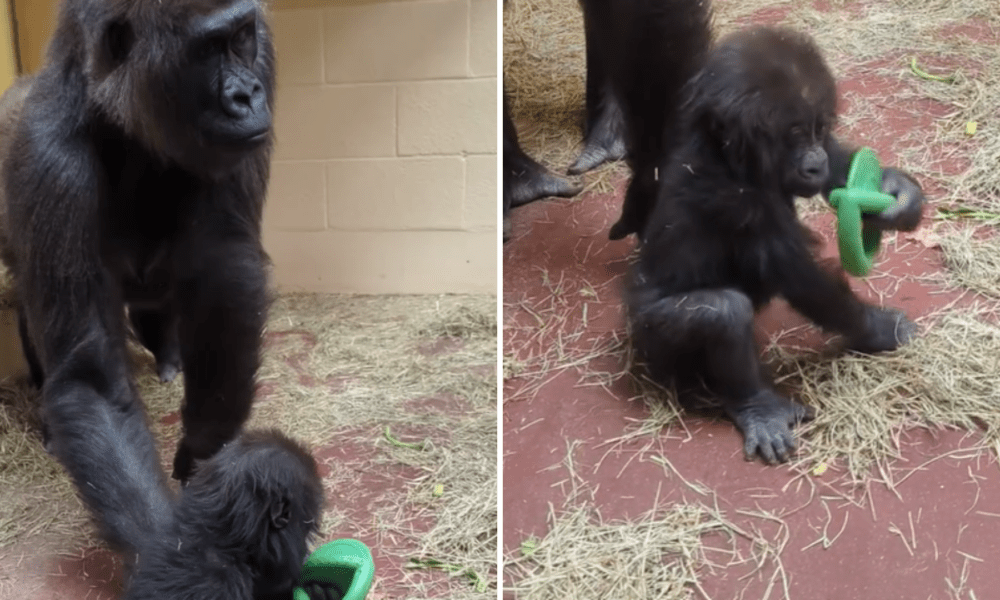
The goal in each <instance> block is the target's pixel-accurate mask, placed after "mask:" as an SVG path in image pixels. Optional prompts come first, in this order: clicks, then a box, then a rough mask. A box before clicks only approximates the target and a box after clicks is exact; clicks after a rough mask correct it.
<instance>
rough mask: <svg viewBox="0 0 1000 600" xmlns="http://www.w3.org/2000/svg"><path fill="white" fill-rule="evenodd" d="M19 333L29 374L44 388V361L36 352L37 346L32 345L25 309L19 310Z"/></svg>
mask: <svg viewBox="0 0 1000 600" xmlns="http://www.w3.org/2000/svg"><path fill="white" fill-rule="evenodd" d="M17 333H18V335H19V336H20V338H21V351H22V352H24V360H25V362H27V363H28V375H29V376H30V377H31V382H32V383H33V384H35V387H37V388H38V389H42V384H43V383H44V382H45V373H44V372H43V371H42V363H41V362H39V360H38V355H37V354H35V347H34V346H32V345H31V338H29V337H28V321H27V320H26V319H25V317H24V311H21V310H18V311H17Z"/></svg>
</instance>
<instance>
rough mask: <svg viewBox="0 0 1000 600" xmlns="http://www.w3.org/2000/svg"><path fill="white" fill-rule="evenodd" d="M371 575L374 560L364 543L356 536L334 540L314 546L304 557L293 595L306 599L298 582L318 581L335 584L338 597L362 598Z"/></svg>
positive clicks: (353, 599) (369, 585)
mask: <svg viewBox="0 0 1000 600" xmlns="http://www.w3.org/2000/svg"><path fill="white" fill-rule="evenodd" d="M374 577H375V561H374V560H372V553H371V551H370V550H369V549H368V546H365V545H364V544H362V543H361V542H359V541H358V540H352V539H346V538H345V539H341V540H334V541H332V542H329V543H326V544H323V545H322V546H320V547H319V548H317V549H316V550H315V551H314V552H313V553H312V554H310V555H309V558H307V559H306V564H305V565H303V566H302V574H301V575H299V586H300V587H296V588H295V591H294V598H295V600H310V599H309V594H307V593H306V591H305V590H304V589H302V586H306V585H308V584H310V583H313V582H319V583H322V584H325V585H328V586H333V587H335V588H336V589H337V591H338V592H340V594H341V600H364V597H365V596H367V595H368V590H369V589H371V587H372V579H374Z"/></svg>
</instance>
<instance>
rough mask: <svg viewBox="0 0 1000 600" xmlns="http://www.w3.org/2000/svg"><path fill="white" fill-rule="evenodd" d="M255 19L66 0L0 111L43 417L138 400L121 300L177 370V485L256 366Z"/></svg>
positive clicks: (259, 58)
mask: <svg viewBox="0 0 1000 600" xmlns="http://www.w3.org/2000/svg"><path fill="white" fill-rule="evenodd" d="M264 16H265V15H264V6H263V2H262V1H261V0H171V1H170V2H163V1H162V0H65V2H64V3H63V5H62V8H61V11H60V16H59V22H58V26H57V29H56V32H55V35H54V37H53V39H52V42H51V45H50V47H49V54H48V63H47V66H46V67H45V68H44V70H42V71H41V72H40V73H39V74H38V75H37V76H36V77H35V78H34V79H30V80H22V81H20V82H19V83H18V84H16V85H15V86H14V88H12V90H11V91H10V92H8V94H7V98H5V101H4V102H3V109H4V113H3V114H2V115H0V119H2V122H3V125H4V129H5V130H6V133H7V134H8V135H5V136H4V138H3V146H2V154H3V156H4V157H5V160H4V162H3V173H2V180H3V193H4V198H5V200H4V202H2V203H0V205H2V206H3V213H4V214H3V219H2V223H0V225H2V227H0V230H2V233H3V238H2V240H0V245H2V252H3V259H4V261H5V262H6V263H7V265H8V266H9V267H10V268H11V269H12V271H13V274H14V278H15V282H16V286H17V294H18V297H19V300H20V313H19V317H20V326H21V332H22V340H23V344H24V350H25V355H26V357H27V359H28V361H29V365H30V366H31V370H32V375H33V377H34V379H35V381H36V382H38V383H42V382H43V380H44V386H43V389H42V402H43V412H44V410H47V409H48V407H51V406H53V405H56V404H65V403H82V404H83V403H107V404H109V405H111V406H117V407H127V406H129V405H130V404H132V403H134V402H136V401H137V392H136V388H135V385H134V381H133V377H132V374H131V372H130V368H129V364H128V360H127V353H126V344H125V342H126V335H127V331H128V326H127V323H126V320H125V311H124V310H123V306H127V307H128V311H129V316H130V319H131V323H132V325H133V327H134V329H135V330H136V333H137V334H138V336H139V338H140V339H141V340H142V341H143V342H144V343H145V344H146V346H147V347H149V348H150V350H152V352H153V353H154V354H155V355H156V358H157V364H158V368H159V372H160V375H161V378H163V379H170V378H171V377H173V375H174V374H175V373H176V372H177V370H178V369H181V368H182V369H183V372H184V390H185V398H184V405H183V408H182V420H183V425H184V434H183V437H182V439H181V441H180V445H179V447H178V450H177V454H176V456H175V460H174V470H173V475H174V477H176V478H178V479H181V480H186V479H187V478H188V477H189V476H190V474H191V470H192V465H193V461H194V460H195V459H204V458H208V457H210V456H212V455H213V454H214V453H215V452H216V451H218V450H219V448H221V447H222V445H223V444H224V443H226V442H227V441H229V440H230V439H232V438H233V437H234V436H235V435H236V433H237V432H238V430H239V428H240V426H241V425H242V424H243V422H244V421H245V420H246V418H247V417H248V416H249V413H250V405H251V401H252V397H253V393H254V376H255V373H256V371H257V368H258V366H259V351H260V339H261V331H262V329H263V326H264V322H265V318H266V312H267V305H268V299H267V291H266V283H267V277H266V271H265V266H266V263H267V257H266V255H265V253H264V250H263V248H262V246H261V242H260V221H261V213H262V206H263V202H264V195H265V191H266V187H267V181H268V174H269V160H270V153H271V146H272V131H271V108H272V106H273V100H274V94H273V90H274V57H273V48H272V45H271V38H270V34H269V31H268V28H267V25H266V23H265V21H264ZM53 442H54V447H55V448H56V451H58V448H60V447H61V446H60V444H58V440H55V439H53ZM57 456H58V458H59V459H60V460H61V461H62V462H63V463H64V464H72V461H70V460H69V458H70V457H66V456H60V455H58V453H57ZM73 475H74V476H75V477H76V478H77V480H78V481H85V480H86V474H85V473H74V474H73Z"/></svg>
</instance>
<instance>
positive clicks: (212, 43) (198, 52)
mask: <svg viewBox="0 0 1000 600" xmlns="http://www.w3.org/2000/svg"><path fill="white" fill-rule="evenodd" d="M225 53H226V40H225V39H224V38H221V37H215V36H213V37H210V38H207V39H205V40H202V41H201V42H200V43H199V44H198V45H197V46H196V49H195V58H196V59H197V60H199V61H208V60H211V59H213V58H216V57H221V56H223V55H225Z"/></svg>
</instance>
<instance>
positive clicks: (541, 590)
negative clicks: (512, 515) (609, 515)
mask: <svg viewBox="0 0 1000 600" xmlns="http://www.w3.org/2000/svg"><path fill="white" fill-rule="evenodd" d="M787 539H788V531H787V528H785V527H779V528H778V532H777V533H775V534H772V535H771V536H765V535H764V534H762V533H761V532H760V531H759V530H758V529H756V528H755V529H749V530H748V529H747V528H745V527H741V526H740V525H737V524H736V523H734V522H733V521H732V520H730V519H729V518H728V517H727V516H726V515H725V514H724V513H723V512H722V511H720V510H719V508H718V507H717V506H706V505H704V504H675V505H672V506H665V507H661V508H658V509H654V510H653V511H650V512H649V513H647V514H645V515H643V516H641V517H639V518H638V519H633V520H619V521H611V522H605V521H604V520H603V519H602V518H601V516H600V514H599V513H598V512H597V511H596V510H594V509H592V508H587V507H585V506H577V507H571V508H569V509H567V510H566V511H564V512H562V513H560V514H558V515H557V514H555V513H554V512H551V511H550V529H549V532H548V533H547V534H546V535H545V537H544V538H543V539H541V540H539V541H535V540H530V541H528V542H526V543H524V544H522V546H521V549H520V550H519V551H518V552H516V553H515V555H514V556H511V557H509V558H508V560H507V561H506V563H505V568H506V569H507V572H508V577H510V578H511V579H512V580H513V581H515V582H516V583H514V584H513V585H512V586H511V587H510V588H508V589H509V590H510V591H512V592H515V593H516V594H517V597H518V598H519V599H520V600H557V599H562V598H629V599H635V600H646V599H649V600H652V599H657V600H688V599H690V598H691V597H692V595H693V593H694V591H698V592H699V594H700V596H701V597H705V598H708V597H709V596H708V594H706V593H705V592H704V590H703V589H702V578H701V573H702V571H703V570H705V569H729V568H738V567H742V568H744V569H746V570H748V571H749V572H748V574H747V576H751V575H758V576H761V577H763V578H764V579H765V580H766V581H767V585H766V590H767V591H766V592H765V594H764V595H763V596H762V597H769V596H770V594H771V591H772V590H774V589H775V588H777V589H782V588H784V590H785V593H784V596H783V597H785V598H788V597H789V596H788V592H787V584H788V581H787V577H786V575H785V571H784V567H783V566H782V564H781V561H780V555H781V552H782V550H783V549H784V546H785V543H786V542H787ZM777 597H782V596H781V595H780V593H779V594H777Z"/></svg>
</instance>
